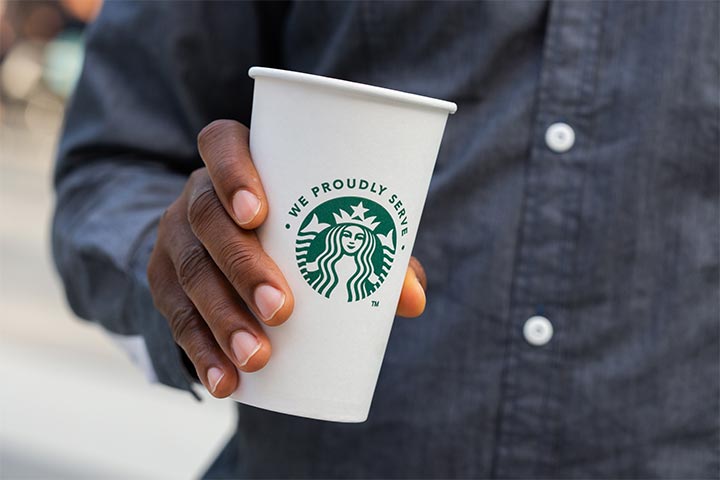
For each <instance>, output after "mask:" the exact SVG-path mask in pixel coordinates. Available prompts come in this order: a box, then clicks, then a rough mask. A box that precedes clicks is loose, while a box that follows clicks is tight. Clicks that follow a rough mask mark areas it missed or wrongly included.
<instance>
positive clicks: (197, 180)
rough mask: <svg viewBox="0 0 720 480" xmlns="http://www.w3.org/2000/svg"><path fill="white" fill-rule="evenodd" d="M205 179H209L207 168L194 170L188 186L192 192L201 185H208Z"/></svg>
mask: <svg viewBox="0 0 720 480" xmlns="http://www.w3.org/2000/svg"><path fill="white" fill-rule="evenodd" d="M205 177H207V169H206V168H198V169H196V170H193V171H192V172H191V173H190V176H189V177H188V181H187V186H188V187H189V190H190V191H193V190H195V189H196V188H198V186H200V185H204V184H205V183H207V182H206V181H205Z"/></svg>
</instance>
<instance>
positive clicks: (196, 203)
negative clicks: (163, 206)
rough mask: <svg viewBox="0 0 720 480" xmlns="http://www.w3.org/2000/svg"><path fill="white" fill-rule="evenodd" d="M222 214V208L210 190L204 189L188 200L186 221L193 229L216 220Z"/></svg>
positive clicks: (213, 192)
mask: <svg viewBox="0 0 720 480" xmlns="http://www.w3.org/2000/svg"><path fill="white" fill-rule="evenodd" d="M223 212H224V207H223V206H222V204H221V203H220V201H219V200H218V198H217V196H216V195H215V191H214V190H213V189H212V188H206V189H204V190H202V191H200V192H198V193H197V194H196V195H193V197H192V198H191V199H190V202H189V203H188V210H187V219H188V222H190V225H191V226H192V227H193V229H196V228H202V227H203V226H205V225H207V224H210V223H212V222H213V221H214V220H216V219H217V217H218V215H220V214H221V213H223Z"/></svg>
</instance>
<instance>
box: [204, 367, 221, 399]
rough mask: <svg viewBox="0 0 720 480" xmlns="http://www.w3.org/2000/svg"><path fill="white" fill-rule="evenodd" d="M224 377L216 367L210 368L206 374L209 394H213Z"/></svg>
mask: <svg viewBox="0 0 720 480" xmlns="http://www.w3.org/2000/svg"><path fill="white" fill-rule="evenodd" d="M224 376H225V372H223V371H222V370H220V369H219V368H217V367H210V369H209V370H208V372H207V381H208V385H209V386H210V393H215V390H217V386H218V385H219V384H220V380H222V379H223V377H224Z"/></svg>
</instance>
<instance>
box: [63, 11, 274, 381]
mask: <svg viewBox="0 0 720 480" xmlns="http://www.w3.org/2000/svg"><path fill="white" fill-rule="evenodd" d="M260 20H262V19H259V18H258V8H257V6H256V5H254V4H252V3H245V2H232V3H226V2H198V3H187V2H186V3H183V4H181V5H178V4H172V2H170V3H161V2H106V4H105V6H104V7H103V10H102V12H101V13H100V15H99V17H98V19H97V20H96V21H95V23H94V24H92V25H91V26H90V27H89V29H88V31H87V37H86V54H85V62H84V66H83V72H82V74H81V77H80V79H79V82H78V85H77V88H76V91H75V93H74V95H73V98H72V99H71V102H70V104H69V106H68V110H67V113H66V118H65V125H64V129H63V134H62V137H61V140H60V146H59V149H58V157H57V163H56V169H55V178H54V182H55V189H56V210H55V215H54V219H53V230H52V246H53V255H54V259H55V263H56V266H57V269H58V271H59V273H60V276H61V278H62V281H63V284H64V286H65V290H66V295H67V298H68V302H69V304H70V306H71V308H72V309H73V311H74V312H75V313H76V314H77V315H78V316H80V317H82V318H84V319H87V320H90V321H92V322H96V323H98V324H100V325H101V326H102V327H103V328H104V329H106V330H107V331H108V332H109V333H110V336H111V338H113V339H114V340H115V341H116V342H117V343H118V344H119V345H121V346H122V347H124V348H125V349H126V350H127V351H128V352H129V353H130V354H131V357H132V358H133V360H134V361H135V363H136V364H138V365H139V366H140V367H141V368H143V370H145V373H146V375H147V376H148V378H149V379H150V380H151V381H159V382H161V383H164V384H167V385H170V386H174V387H177V388H182V389H186V390H190V391H191V390H192V388H191V385H192V379H191V378H190V376H189V375H188V370H187V369H186V368H185V367H184V362H183V358H182V356H181V354H180V351H179V348H177V346H176V345H175V343H174V341H173V339H172V336H171V334H170V331H169V328H168V326H167V322H166V321H165V319H164V318H162V316H161V315H160V314H159V313H158V312H157V311H156V310H155V308H154V306H153V301H152V298H151V295H150V291H149V287H148V281H147V277H146V267H147V263H148V260H149V257H150V252H151V251H152V248H153V244H154V242H155V236H156V230H157V224H158V221H159V218H160V216H161V215H162V213H163V211H164V210H165V209H166V208H167V207H168V206H169V205H170V203H172V202H173V201H174V200H175V198H177V196H178V195H179V194H180V192H181V190H182V188H183V186H184V183H185V181H186V179H187V176H188V174H189V173H190V172H191V171H192V170H194V169H196V168H199V167H200V166H202V163H201V160H200V158H199V156H198V153H197V150H196V136H197V134H198V132H199V131H200V129H201V128H202V127H203V126H204V125H206V124H207V123H209V122H210V121H212V120H214V119H217V118H233V119H236V120H238V121H241V122H243V123H245V124H246V125H247V124H248V122H249V117H250V111H251V101H252V83H251V80H250V79H249V78H248V76H247V69H248V68H249V67H250V66H252V65H254V64H263V63H264V61H266V58H265V57H266V54H265V53H264V52H262V51H261V49H260V48H258V45H260V44H261V43H262V42H261V39H262V34H263V32H262V29H263V27H262V23H263V22H264V23H267V22H266V21H264V20H263V22H261V21H260ZM193 374H194V372H193Z"/></svg>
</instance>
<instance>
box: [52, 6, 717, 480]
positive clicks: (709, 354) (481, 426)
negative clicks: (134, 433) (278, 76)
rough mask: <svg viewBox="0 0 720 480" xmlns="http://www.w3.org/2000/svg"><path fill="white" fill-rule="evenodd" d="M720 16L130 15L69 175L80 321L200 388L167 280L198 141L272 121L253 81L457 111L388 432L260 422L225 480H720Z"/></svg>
mask: <svg viewBox="0 0 720 480" xmlns="http://www.w3.org/2000/svg"><path fill="white" fill-rule="evenodd" d="M719 10H720V4H719V3H717V2H551V3H543V2H537V1H532V2H527V3H525V2H490V3H477V2H457V3H456V2H437V3H430V2H417V3H415V2H392V3H382V2H374V1H357V2H330V3H315V2H312V3H311V2H302V3H297V4H289V3H249V2H235V3H225V2H220V3H212V2H197V3H188V2H183V3H181V4H173V3H161V2H139V3H128V2H107V3H106V5H105V7H104V8H103V11H102V13H101V14H100V16H99V18H98V20H97V21H96V22H95V23H94V25H92V27H91V28H90V30H89V32H88V34H87V56H86V61H85V65H84V68H83V73H82V76H81V79H80V82H79V85H78V87H77V91H76V92H75V95H74V98H73V100H72V102H71V105H70V106H69V109H68V113H67V119H66V125H65V129H64V134H63V137H62V141H61V145H60V149H59V155H58V163H57V170H56V188H57V211H56V215H55V219H54V230H53V247H54V254H55V259H56V263H57V266H58V269H59V271H60V273H61V275H62V277H63V280H64V283H65V287H66V290H67V296H68V299H69V302H70V305H71V306H72V308H73V309H74V310H75V312H76V313H77V314H78V315H79V316H81V317H83V318H86V319H89V320H91V321H95V322H98V323H100V324H101V325H103V326H104V328H106V329H107V330H109V331H111V332H113V333H114V334H116V335H115V337H116V338H124V339H126V342H125V344H126V345H127V346H129V347H133V351H134V355H135V356H136V359H137V360H138V363H139V364H141V365H144V366H145V369H146V371H147V373H148V376H149V378H150V379H151V380H157V381H159V382H162V383H165V384H167V385H171V386H174V387H177V388H183V389H188V390H190V389H191V383H192V381H191V379H190V378H189V376H188V374H187V370H186V368H185V366H184V365H183V361H182V358H181V356H180V355H179V353H178V348H177V347H176V345H175V344H174V343H173V340H172V337H171V335H170V332H169V330H168V327H167V324H166V322H165V320H164V319H163V318H162V317H161V316H160V315H159V314H158V313H157V312H156V311H155V310H154V308H153V306H152V299H151V297H150V294H149V290H148V284H147V279H146V277H145V267H146V266H147V262H148V258H149V254H150V251H151V249H152V246H153V242H154V239H155V230H156V226H157V223H158V219H159V217H160V215H161V214H162V212H163V210H164V209H165V208H166V207H167V206H168V205H169V204H170V203H171V202H172V201H173V200H174V199H175V198H176V197H177V196H178V195H179V193H180V191H181V189H182V187H183V184H184V182H185V180H186V179H187V176H188V174H189V173H190V172H191V171H192V170H193V169H196V168H199V167H201V166H202V162H201V160H200V158H199V156H198V153H197V149H196V144H195V139H196V135H197V133H198V132H199V130H200V129H201V128H202V127H203V126H204V125H205V124H207V123H209V122H210V121H212V120H214V119H217V118H233V119H237V120H238V121H241V122H243V123H246V124H248V123H249V120H250V112H251V102H252V81H251V80H250V79H249V78H248V76H247V69H248V67H250V66H251V65H263V66H272V67H279V68H285V69H290V70H298V71H303V72H309V73H315V74H320V75H327V76H331V77H336V78H342V79H346V80H352V81H357V82H363V83H368V84H372V85H378V86H382V87H388V88H394V89H399V90H403V91H408V92H412V93H417V94H422V95H428V96H432V97H438V98H443V99H447V100H451V101H454V102H456V103H457V104H458V113H457V114H456V115H455V116H453V117H451V118H450V120H449V122H448V126H447V130H446V133H445V137H444V141H443V145H442V148H441V151H440V156H439V158H438V162H437V166H436V169H435V172H434V176H433V180H432V184H431V188H430V194H429V197H428V200H427V205H426V208H425V212H424V215H423V219H422V222H421V226H420V230H419V233H418V238H417V243H416V246H415V251H414V254H415V255H416V256H417V257H418V258H419V259H420V260H421V261H422V262H423V264H424V266H425V268H426V270H427V274H428V278H429V288H428V292H427V296H428V303H427V310H426V312H425V314H424V315H423V316H422V317H421V318H419V319H417V320H398V321H396V322H395V326H394V327H393V331H392V334H391V338H390V341H389V344H388V347H387V353H386V357H385V361H384V364H383V368H382V372H381V374H380V378H379V381H378V385H377V390H376V392H375V398H374V403H373V406H372V409H371V411H370V417H369V419H368V421H367V422H365V423H362V424H338V423H329V422H321V421H316V420H309V419H303V418H297V417H292V416H287V415H282V414H277V413H272V412H268V411H264V410H260V409H257V408H253V407H248V406H243V405H238V421H237V432H236V433H235V435H234V436H233V437H232V439H231V440H230V442H229V443H228V445H227V446H226V447H225V449H224V450H223V451H222V453H221V454H220V456H219V458H218V459H217V460H216V462H215V463H214V465H213V466H212V467H211V468H210V470H209V471H208V472H207V476H208V477H232V478H239V477H276V478H277V477H315V478H317V477H321V478H336V477H366V478H367V477H385V478H390V477H412V478H420V477H428V478H432V477H443V478H449V477H453V478H479V477H516V478H517V477H523V478H529V477H546V478H560V477H585V478H588V477H598V478H622V477H625V478H637V477H644V478H649V477H665V478H718V476H719V475H720V458H719V455H720V454H719V452H720V444H719V439H720V426H719V407H720V405H719V401H720V400H719V398H720V391H719V388H720V387H719V379H720V367H719V358H720V349H719V336H720V322H719V317H720V311H719V308H720V307H719V305H720V285H719V262H720V260H719V248H720V247H719V243H720V231H719V229H720V225H719V222H720V220H719V219H720V211H719V209H718V203H719V195H718V189H719V184H718V179H719V177H720V172H719V169H718V166H719V158H720V151H719V148H720V147H719V142H720V140H719V131H720V124H719V118H720V67H719V65H720V47H719V45H718V44H719V42H720V32H719V25H720V18H719V17H720V15H719ZM530 319H532V320H530ZM138 415H140V416H142V415H143V413H142V412H138ZM178 431H179V432H180V433H181V432H182V420H181V419H179V420H178Z"/></svg>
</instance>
